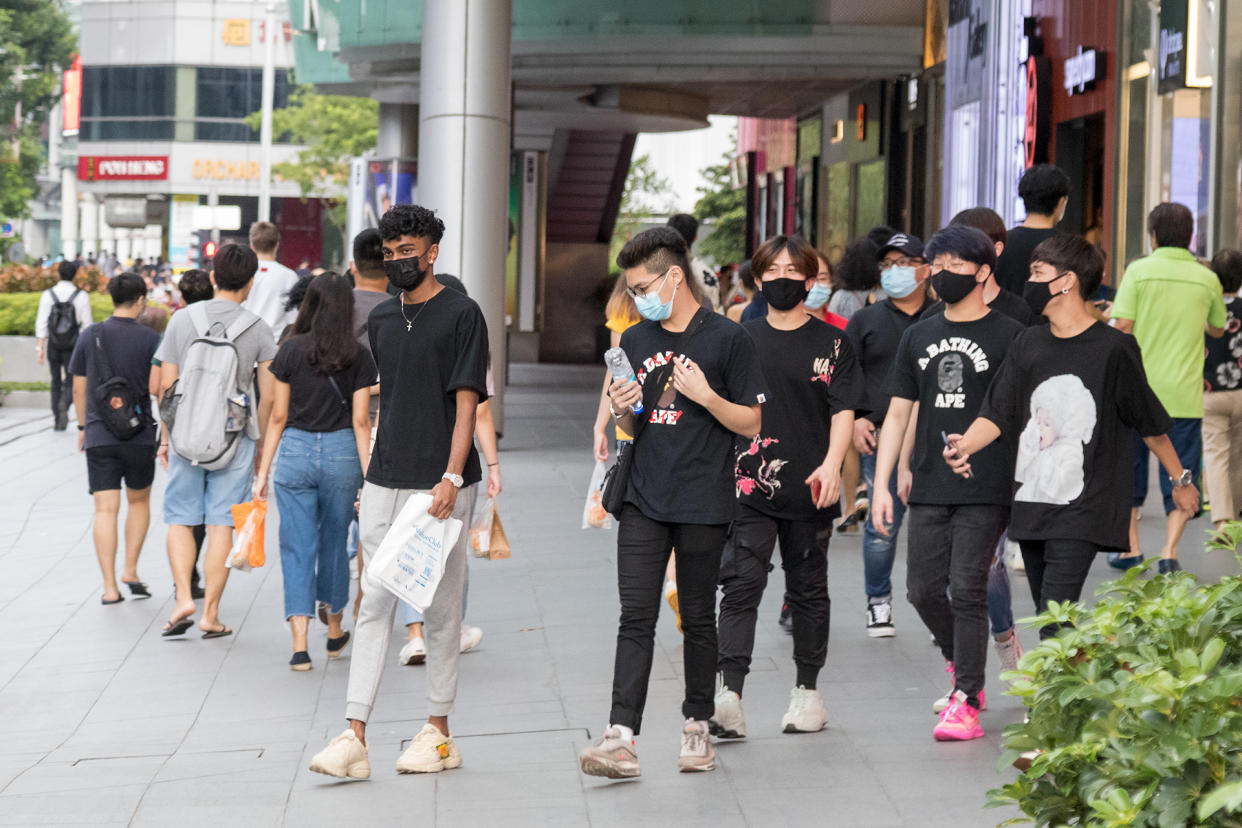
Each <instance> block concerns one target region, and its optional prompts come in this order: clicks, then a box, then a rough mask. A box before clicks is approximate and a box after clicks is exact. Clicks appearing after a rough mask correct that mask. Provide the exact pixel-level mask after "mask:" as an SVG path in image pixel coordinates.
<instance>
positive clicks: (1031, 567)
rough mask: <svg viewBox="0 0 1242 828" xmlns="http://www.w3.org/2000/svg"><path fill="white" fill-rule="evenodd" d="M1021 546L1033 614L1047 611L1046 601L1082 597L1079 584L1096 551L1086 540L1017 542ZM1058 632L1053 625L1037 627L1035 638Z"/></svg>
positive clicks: (1084, 579)
mask: <svg viewBox="0 0 1242 828" xmlns="http://www.w3.org/2000/svg"><path fill="white" fill-rule="evenodd" d="M1018 545H1019V546H1020V547H1022V563H1023V564H1025V565H1026V579H1027V581H1029V582H1030V584H1031V598H1032V599H1034V601H1035V611H1036V612H1043V611H1044V610H1046V609H1048V602H1049V601H1058V602H1065V601H1077V600H1078V599H1079V597H1080V596H1081V595H1082V585H1083V584H1084V583H1086V580H1087V573H1088V572H1090V571H1091V565H1092V564H1094V563H1095V555H1096V553H1097V552H1098V551H1099V549H1098V548H1097V547H1096V545H1095V544H1093V543H1091V542H1090V541H1082V540H1068V539H1059V538H1058V539H1054V540H1038V541H1025V540H1024V541H1018ZM1058 629H1060V628H1059V627H1058V626H1057V625H1055V624H1049V625H1048V626H1046V627H1040V628H1039V638H1040V640H1041V641H1042V640H1043V639H1045V638H1051V637H1052V636H1054V635H1056V634H1057V630H1058Z"/></svg>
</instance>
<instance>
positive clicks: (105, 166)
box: [78, 155, 168, 181]
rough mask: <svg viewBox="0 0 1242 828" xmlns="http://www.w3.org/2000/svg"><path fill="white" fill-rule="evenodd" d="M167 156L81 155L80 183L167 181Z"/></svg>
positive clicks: (79, 160) (79, 162) (79, 159)
mask: <svg viewBox="0 0 1242 828" xmlns="http://www.w3.org/2000/svg"><path fill="white" fill-rule="evenodd" d="M167 178H168V156H167V155H80V156H78V180H79V181H165V180H167Z"/></svg>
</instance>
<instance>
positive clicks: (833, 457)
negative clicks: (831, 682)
mask: <svg viewBox="0 0 1242 828" xmlns="http://www.w3.org/2000/svg"><path fill="white" fill-rule="evenodd" d="M818 270H819V257H818V255H817V254H816V252H815V248H813V247H811V246H810V245H809V244H807V243H806V242H805V241H803V240H802V239H800V238H798V237H796V236H776V237H775V238H772V239H769V240H768V241H766V242H765V243H764V244H763V245H762V246H761V247H760V248H759V249H758V250H757V251H756V252H755V256H754V259H752V268H751V271H752V272H753V273H755V274H756V275H757V277H758V280H757V283H758V286H759V289H760V290H761V291H762V293H763V295H764V296H765V297H767V302H768V314H767V317H766V318H763V319H753V320H751V321H749V322H747V323H745V325H744V326H743V327H745V328H746V331H747V333H749V334H750V336H751V338H752V339H753V340H754V341H755V347H756V349H757V350H758V352H759V362H760V364H761V365H762V367H763V375H764V377H765V378H766V379H767V381H768V387H769V388H770V389H771V390H772V399H773V400H774V403H772V405H771V406H770V407H769V410H768V411H767V412H765V417H764V421H763V426H762V430H761V431H760V432H759V434H758V435H757V436H756V437H754V438H753V439H750V440H739V441H738V448H739V451H738V455H737V462H736V465H735V467H734V474H735V477H736V484H737V499H738V505H737V512H736V513H735V515H734V518H733V526H732V528H731V530H730V533H729V538H728V540H727V541H726V542H725V548H724V554H723V556H722V557H721V562H720V581H721V584H722V585H723V587H724V598H723V599H722V601H721V604H720V619H719V633H718V636H717V648H718V650H719V658H718V664H719V670H720V673H721V679H722V681H721V685H722V687H721V689H720V691H719V692H718V693H717V694H716V700H715V707H716V712H715V714H714V715H713V716H712V719H711V721H710V722H709V727H710V728H711V729H712V731H713V732H714V733H716V735H718V736H722V737H725V738H740V737H742V736H745V735H746V719H745V717H744V716H743V714H742V699H741V694H742V683H743V681H744V680H745V678H746V674H747V673H748V672H749V670H750V659H751V652H752V651H753V649H754V645H755V621H756V617H757V614H758V610H759V602H760V599H762V598H763V590H764V587H765V586H766V585H767V580H768V562H769V561H771V559H772V552H773V550H774V549H775V547H776V543H777V541H778V540H779V541H780V546H781V566H782V567H783V568H784V570H785V595H786V601H787V603H788V604H789V607H790V610H791V612H792V620H793V639H794V648H793V649H794V653H793V654H794V664H795V666H796V668H797V679H796V681H795V686H794V688H793V690H792V691H791V698H790V703H789V710H788V711H787V712H786V713H785V716H784V719H782V721H781V729H782V730H784V731H785V732H786V733H795V732H812V731H817V730H820V729H821V728H823V726H824V724H825V723H826V722H827V713H826V712H825V710H824V702H823V699H822V698H821V697H820V694H819V690H818V689H816V682H817V679H818V676H819V671H820V669H821V668H822V667H823V666H824V660H825V657H826V655H827V651H828V611H829V606H830V604H829V600H828V541H829V539H830V538H831V537H832V523H833V520H834V519H835V518H836V517H837V516H839V515H840V514H841V510H840V507H839V505H838V495H839V494H840V488H841V463H842V462H843V460H844V459H845V452H846V450H847V449H848V448H849V444H850V440H851V439H852V437H853V432H854V407H855V406H857V405H859V404H860V398H861V380H862V375H861V372H860V371H859V369H858V364H857V362H855V360H854V352H853V349H852V348H851V347H850V344H849V340H847V339H846V338H845V336H844V334H843V333H842V332H841V331H840V330H838V329H836V328H834V327H832V326H831V325H829V324H827V323H825V322H821V321H820V320H818V319H813V318H811V317H810V316H809V315H808V313H807V311H806V308H805V306H804V305H803V301H804V300H805V299H806V295H807V291H808V290H809V289H810V286H811V285H812V284H814V282H815V274H816V273H817V272H818Z"/></svg>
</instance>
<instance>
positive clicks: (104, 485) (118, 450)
mask: <svg viewBox="0 0 1242 828" xmlns="http://www.w3.org/2000/svg"><path fill="white" fill-rule="evenodd" d="M122 478H123V479H124V480H125V488H127V489H145V488H147V487H149V486H150V485H151V481H153V480H155V445H154V444H152V443H146V444H133V445H123V446H96V447H95V448H88V449H87V450H86V479H87V481H88V483H89V484H90V490H91V494H94V493H95V492H106V491H109V490H111V489H120V488H121V480H122Z"/></svg>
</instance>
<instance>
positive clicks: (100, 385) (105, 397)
mask: <svg viewBox="0 0 1242 828" xmlns="http://www.w3.org/2000/svg"><path fill="white" fill-rule="evenodd" d="M92 331H93V333H94V337H93V338H94V340H95V347H94V349H93V350H94V361H95V374H96V383H95V413H96V414H97V415H98V417H99V419H100V420H102V421H103V424H104V426H105V427H107V429H108V431H110V432H112V434H113V436H114V437H116V438H117V439H118V440H131V439H133V438H134V437H137V436H138V435H139V434H141V433H142V432H143V430H144V429H146V428H148V427H150V426H151V424H152V423H153V422H154V420H152V419H151V412H150V411H149V409H150V406H149V405H148V395H147V393H146V392H145V391H143V392H141V393H139V391H138V390H137V389H136V388H134V385H133V383H131V382H130V381H129V380H127V379H125V377H118V376H116V375H115V374H113V373H112V363H111V362H109V360H108V352H107V351H105V350H104V346H103V332H102V331H101V330H98V326H96V327H95V328H94V329H92Z"/></svg>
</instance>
